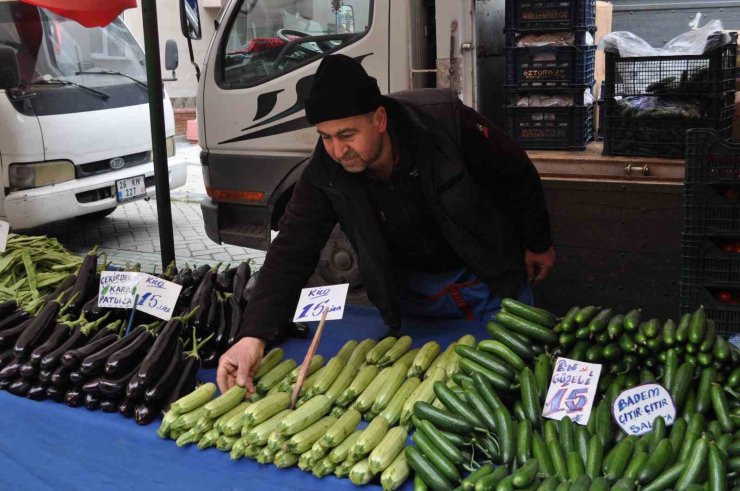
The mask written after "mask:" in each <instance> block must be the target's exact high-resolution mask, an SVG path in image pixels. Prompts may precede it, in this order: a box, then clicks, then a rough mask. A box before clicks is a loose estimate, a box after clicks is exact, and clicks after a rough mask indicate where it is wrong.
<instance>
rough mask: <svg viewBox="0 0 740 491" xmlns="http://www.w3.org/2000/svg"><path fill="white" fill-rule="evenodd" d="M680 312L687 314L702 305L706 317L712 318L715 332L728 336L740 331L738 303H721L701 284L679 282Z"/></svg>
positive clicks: (739, 306)
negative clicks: (715, 328)
mask: <svg viewBox="0 0 740 491" xmlns="http://www.w3.org/2000/svg"><path fill="white" fill-rule="evenodd" d="M679 298H680V304H681V313H682V314H688V313H692V312H694V311H696V309H698V308H699V306H704V310H705V311H706V314H707V318H708V319H712V320H713V321H714V323H715V325H716V327H717V332H718V333H719V334H721V335H722V336H725V337H730V336H732V335H734V334H737V333H738V332H740V305H732V304H726V303H721V302H720V301H719V300H717V299H716V298H715V297H714V296H713V295H712V292H710V290H709V288H707V287H705V286H703V285H696V284H690V283H683V282H682V283H681V286H680V294H679Z"/></svg>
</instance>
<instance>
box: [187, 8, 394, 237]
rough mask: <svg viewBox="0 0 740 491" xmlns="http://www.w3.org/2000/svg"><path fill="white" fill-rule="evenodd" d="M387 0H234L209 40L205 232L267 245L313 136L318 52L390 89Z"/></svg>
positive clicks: (203, 98)
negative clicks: (311, 94) (352, 64)
mask: <svg viewBox="0 0 740 491" xmlns="http://www.w3.org/2000/svg"><path fill="white" fill-rule="evenodd" d="M389 4H390V2H389V1H373V0H344V1H341V0H333V1H330V0H235V1H233V2H232V4H231V5H230V7H229V10H228V12H227V13H226V15H225V16H224V22H223V23H222V25H221V26H220V27H219V29H218V30H217V32H216V35H215V37H214V39H213V41H212V44H211V47H210V49H209V55H208V59H207V61H206V69H205V71H204V74H203V80H202V81H201V87H200V90H201V93H200V98H199V99H200V100H199V107H198V118H199V120H200V125H201V126H200V128H199V130H200V131H199V132H200V137H201V145H202V146H203V147H204V150H205V151H206V153H205V154H204V162H203V163H204V165H205V166H206V167H204V177H205V178H206V186H207V188H208V193H209V197H210V199H208V200H204V202H203V204H202V209H203V218H204V221H205V225H206V232H207V233H208V235H209V237H211V238H212V239H213V240H215V241H217V242H227V243H231V244H236V245H243V246H247V247H253V248H259V249H266V248H267V246H268V245H269V242H270V227H271V225H272V224H273V222H274V220H273V219H274V217H275V216H277V215H279V214H280V213H279V209H280V208H281V206H284V204H285V203H284V200H285V199H287V198H286V196H287V195H288V194H289V193H288V192H287V191H289V189H290V186H291V185H292V184H293V183H294V182H295V180H296V179H297V176H298V174H299V173H300V171H302V167H300V164H301V163H302V162H304V161H305V160H306V158H307V156H308V155H309V154H310V152H311V151H312V150H313V148H314V146H315V145H316V142H317V135H316V132H315V130H313V129H312V128H310V127H309V124H308V122H307V121H306V118H305V111H304V106H303V100H304V99H305V98H306V96H307V94H308V90H309V88H310V85H311V81H312V79H313V75H314V73H315V72H316V69H317V67H318V64H319V62H320V61H321V59H322V57H324V56H326V55H327V54H329V53H342V54H346V55H348V56H352V57H355V58H357V59H358V60H361V62H362V64H363V66H364V67H365V69H366V70H367V71H368V73H369V74H370V75H372V76H373V77H375V78H376V79H377V80H378V85H379V86H380V89H381V91H382V92H388V90H389V88H388V72H389V67H388V63H387V59H388V49H389V48H388V22H389V19H388V17H389Z"/></svg>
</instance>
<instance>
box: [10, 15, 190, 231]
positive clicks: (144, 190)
mask: <svg viewBox="0 0 740 491" xmlns="http://www.w3.org/2000/svg"><path fill="white" fill-rule="evenodd" d="M156 83H161V82H160V81H156ZM164 108H165V115H164V116H165V126H166V135H167V153H168V156H172V155H174V152H175V142H174V133H175V125H174V114H173V110H172V106H171V104H170V102H169V98H168V97H167V96H166V95H165V98H164ZM151 148H152V143H151V133H150V125H149V108H148V95H147V80H146V71H145V62H144V52H143V50H142V49H141V47H140V46H139V45H138V44H137V42H136V40H135V39H134V37H133V36H132V34H131V32H130V31H129V29H128V28H127V27H126V25H125V24H124V22H123V21H122V20H121V19H120V18H117V19H115V20H113V22H111V23H110V24H109V25H108V26H106V27H103V28H86V27H83V26H81V25H80V24H78V23H77V22H75V21H73V20H69V19H66V18H64V17H61V16H59V15H57V14H55V13H53V12H51V11H49V10H46V9H43V8H39V7H35V6H32V5H28V4H25V3H21V2H18V1H0V169H1V170H2V172H1V174H0V181H1V183H2V185H1V186H0V218H2V219H4V220H7V221H8V222H9V223H10V225H11V227H12V228H14V229H16V230H17V229H26V228H31V227H35V226H38V225H41V224H45V223H49V222H53V221H55V220H61V219H66V218H72V217H79V216H84V215H92V216H105V215H107V214H109V213H111V212H112V211H113V210H115V209H116V207H117V206H119V205H121V204H124V203H127V202H130V201H133V200H136V199H142V198H147V197H150V196H153V195H154V192H155V189H154V167H153V164H152V155H151ZM186 177H187V167H186V165H185V164H177V165H175V164H173V165H170V167H169V181H170V187H171V188H176V187H178V186H182V185H183V184H184V183H185V180H186Z"/></svg>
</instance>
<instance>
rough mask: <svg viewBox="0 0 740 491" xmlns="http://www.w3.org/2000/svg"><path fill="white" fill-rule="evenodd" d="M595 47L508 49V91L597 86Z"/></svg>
mask: <svg viewBox="0 0 740 491" xmlns="http://www.w3.org/2000/svg"><path fill="white" fill-rule="evenodd" d="M595 56H596V47H595V46H542V47H536V48H535V47H530V48H506V86H507V87H508V88H528V89H539V88H567V87H578V86H592V85H593V84H594V60H595Z"/></svg>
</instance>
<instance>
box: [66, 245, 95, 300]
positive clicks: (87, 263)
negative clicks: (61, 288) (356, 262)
mask: <svg viewBox="0 0 740 491" xmlns="http://www.w3.org/2000/svg"><path fill="white" fill-rule="evenodd" d="M97 250H98V248H97V246H96V247H95V248H93V250H92V251H90V252H89V253H88V254H87V255H86V256H85V259H83V260H82V265H81V266H80V269H79V271H78V273H77V278H76V279H75V282H74V285H73V286H72V289H71V290H70V291H69V294H68V295H69V298H70V299H71V301H70V307H69V311H70V312H72V313H74V314H77V313H79V312H80V310H81V309H82V306H83V305H84V304H85V303H86V302H87V301H88V300H89V299H90V297H91V296H92V295H94V294H95V291H96V290H97V287H98V281H97V279H98V271H97V270H98V254H97Z"/></svg>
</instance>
